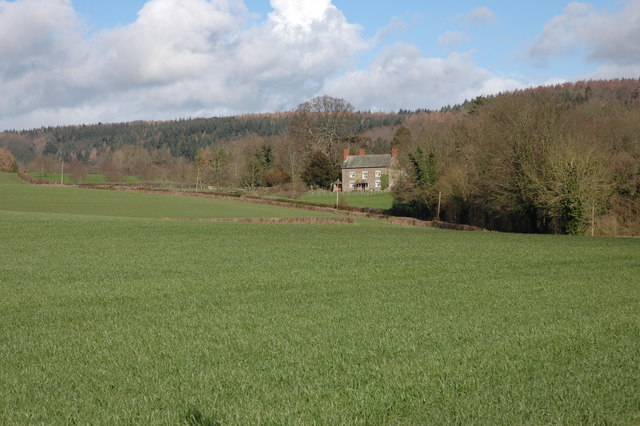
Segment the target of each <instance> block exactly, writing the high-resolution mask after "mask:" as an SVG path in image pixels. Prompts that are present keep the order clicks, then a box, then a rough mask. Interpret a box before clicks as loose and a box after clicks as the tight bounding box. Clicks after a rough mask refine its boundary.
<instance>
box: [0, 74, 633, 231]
mask: <svg viewBox="0 0 640 426" xmlns="http://www.w3.org/2000/svg"><path fill="white" fill-rule="evenodd" d="M391 145H396V146H398V148H399V152H400V164H401V167H402V169H403V176H404V179H402V180H401V181H400V182H398V183H397V184H396V185H395V186H394V188H392V190H393V194H394V198H395V202H394V208H393V211H394V213H396V214H403V215H410V216H414V217H417V218H421V219H433V218H436V217H439V218H440V219H442V220H446V221H451V222H458V223H464V224H469V225H476V226H482V227H485V228H489V229H495V230H501V231H510V232H532V233H566V234H578V235H579V234H585V233H586V234H592V233H593V234H594V235H640V80H636V79H625V80H606V81H584V82H578V83H567V84H563V85H557V86H551V87H539V88H532V89H527V90H522V91H515V92H509V93H502V94H499V95H496V96H491V97H479V98H476V99H474V100H472V101H468V102H465V103H464V104H462V105H454V106H447V107H445V108H443V109H442V110H440V111H428V110H417V111H408V110H401V111H399V112H398V113H370V112H355V111H354V110H353V107H352V106H351V105H350V104H349V103H348V102H346V101H344V100H342V99H336V98H331V97H327V96H323V97H318V98H314V99H313V100H311V101H309V102H305V103H303V104H301V105H299V106H298V107H297V108H296V109H295V110H293V111H290V112H285V113H277V114H261V115H247V116H238V117H219V118H202V119H189V120H176V121H171V122H141V121H139V122H131V123H119V124H101V123H99V124H95V125H81V126H66V127H48V128H40V129H33V130H28V131H9V132H4V133H2V134H0V147H2V148H0V155H1V156H2V158H3V162H2V164H3V167H4V168H5V169H6V168H13V169H15V168H16V167H17V165H19V166H20V168H22V169H26V170H27V171H32V172H42V173H44V172H55V171H58V170H59V169H60V164H61V162H65V171H68V172H69V173H72V174H74V177H75V178H76V181H77V182H81V181H82V180H83V177H84V176H86V174H87V173H102V174H105V175H107V177H108V179H109V180H110V181H113V182H117V181H120V180H122V179H123V177H125V176H137V177H139V178H140V179H142V180H145V181H171V182H183V183H189V184H192V185H207V186H210V187H214V188H239V187H245V188H253V189H256V188H272V189H273V188H283V187H287V186H289V187H290V186H292V185H299V186H302V184H303V183H304V184H305V185H306V186H310V187H323V186H324V187H326V186H327V183H328V182H332V181H334V180H335V179H337V177H338V171H339V164H340V161H341V152H342V150H343V149H344V148H348V149H350V150H351V152H356V151H357V150H358V149H361V148H363V149H365V150H366V151H367V153H386V152H388V151H389V149H390V147H391ZM3 148H4V150H3ZM9 156H10V157H9ZM4 163H7V164H6V165H4ZM318 175H321V176H320V178H312V177H309V176H318Z"/></svg>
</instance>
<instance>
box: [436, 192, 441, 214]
mask: <svg viewBox="0 0 640 426" xmlns="http://www.w3.org/2000/svg"><path fill="white" fill-rule="evenodd" d="M441 201H442V191H440V192H438V213H437V214H436V218H437V219H438V220H440V202H441Z"/></svg>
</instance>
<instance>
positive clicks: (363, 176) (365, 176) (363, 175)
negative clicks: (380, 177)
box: [362, 171, 369, 179]
mask: <svg viewBox="0 0 640 426" xmlns="http://www.w3.org/2000/svg"><path fill="white" fill-rule="evenodd" d="M362 179H369V172H366V171H365V172H362Z"/></svg>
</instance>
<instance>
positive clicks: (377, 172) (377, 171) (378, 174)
mask: <svg viewBox="0 0 640 426" xmlns="http://www.w3.org/2000/svg"><path fill="white" fill-rule="evenodd" d="M380 176H382V170H376V177H377V178H379V177H380Z"/></svg>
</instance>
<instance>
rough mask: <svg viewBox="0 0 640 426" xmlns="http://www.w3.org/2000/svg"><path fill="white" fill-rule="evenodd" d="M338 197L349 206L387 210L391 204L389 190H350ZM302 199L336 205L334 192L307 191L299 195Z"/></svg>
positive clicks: (391, 198)
mask: <svg viewBox="0 0 640 426" xmlns="http://www.w3.org/2000/svg"><path fill="white" fill-rule="evenodd" d="M339 197H340V198H341V199H342V200H343V201H346V203H347V204H348V205H350V206H356V207H369V208H372V209H381V210H389V209H390V208H391V207H392V205H393V197H392V195H391V193H390V192H352V193H348V192H345V193H341V194H340V195H339ZM300 200H302V201H311V202H315V203H324V204H327V205H331V206H335V205H336V194H335V193H333V192H328V191H323V192H308V193H306V194H303V195H302V196H301V197H300Z"/></svg>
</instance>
